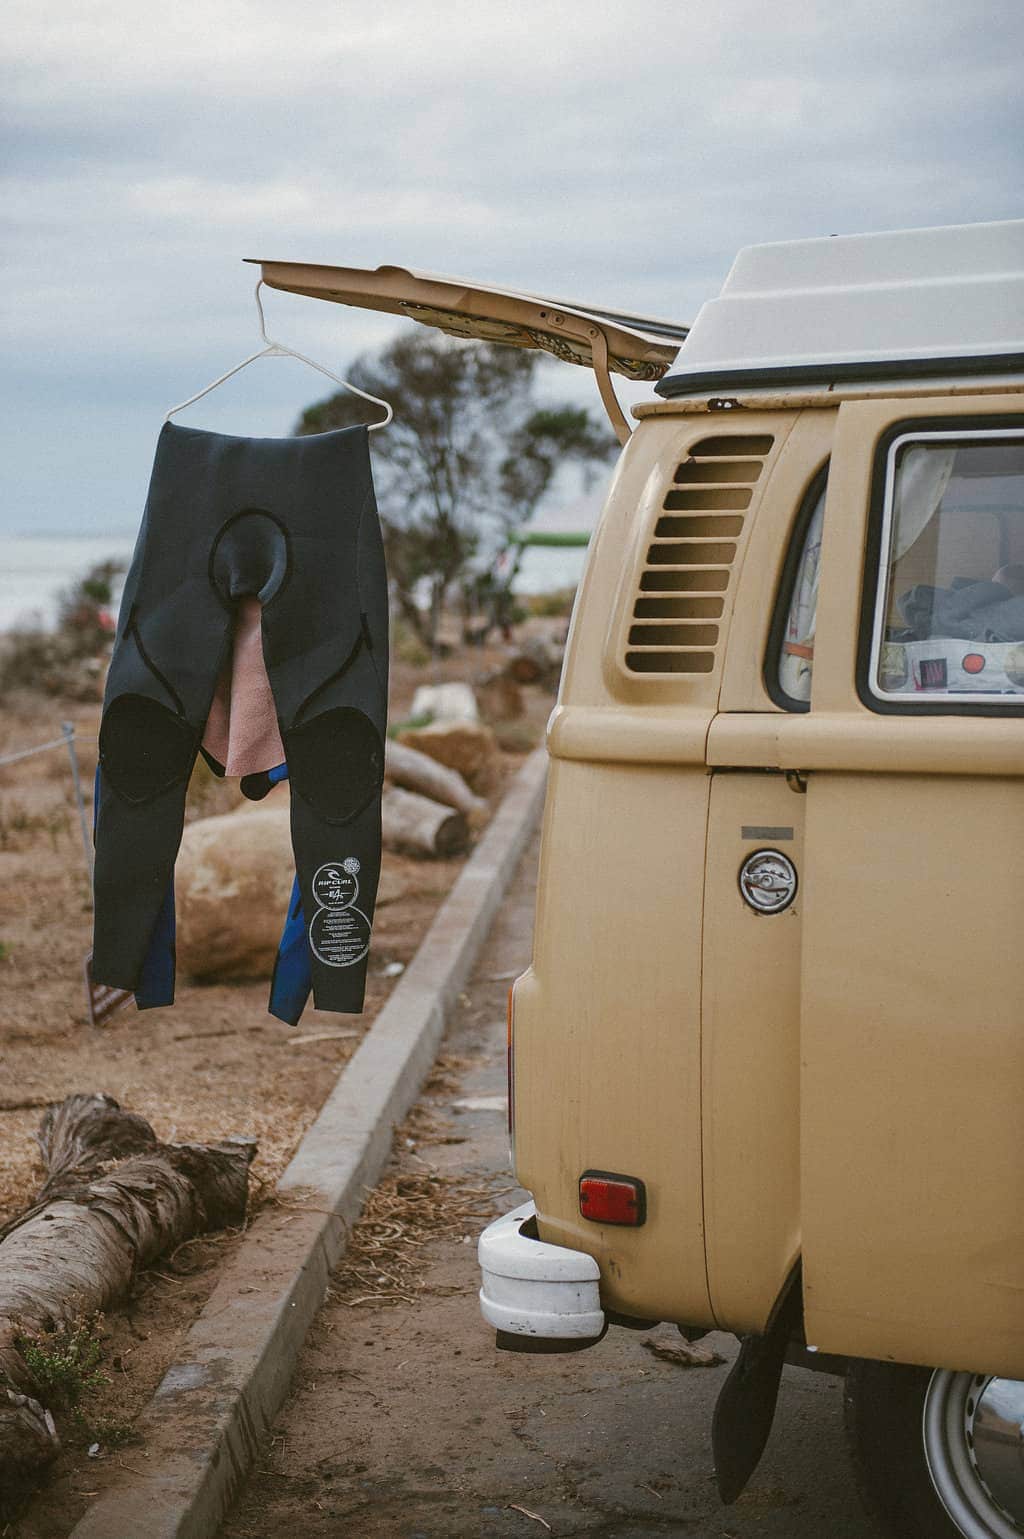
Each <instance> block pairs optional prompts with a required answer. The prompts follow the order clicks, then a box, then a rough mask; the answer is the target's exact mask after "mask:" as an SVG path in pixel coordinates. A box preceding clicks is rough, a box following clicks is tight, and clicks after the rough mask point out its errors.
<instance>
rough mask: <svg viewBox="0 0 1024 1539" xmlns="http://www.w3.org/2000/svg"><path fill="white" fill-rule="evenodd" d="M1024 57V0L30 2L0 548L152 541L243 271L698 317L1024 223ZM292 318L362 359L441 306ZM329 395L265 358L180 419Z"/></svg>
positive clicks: (7, 82)
mask: <svg viewBox="0 0 1024 1539" xmlns="http://www.w3.org/2000/svg"><path fill="white" fill-rule="evenodd" d="M1022 54H1024V5H1022V4H1021V3H1020V0H943V3H942V4H941V5H940V4H938V3H936V0H884V3H881V0H843V3H842V4H839V3H836V0H799V3H797V0H773V3H771V4H767V3H760V4H755V3H752V0H701V3H699V4H698V3H696V0H668V3H666V0H616V3H611V0H572V3H561V4H559V3H557V0H549V3H545V4H541V3H535V0H514V3H499V0H473V3H472V4H465V3H461V0H455V3H448V4H443V3H442V4H431V5H427V4H425V3H418V4H417V3H415V0H396V3H388V0H381V3H379V4H378V5H376V6H375V7H370V6H367V5H365V4H358V5H357V4H354V3H351V0H334V3H333V4H329V3H325V0H316V3H310V0H288V4H286V5H284V4H281V3H280V0H273V3H265V0H175V4H174V5H173V6H172V5H168V4H167V3H166V0H159V3H154V0H75V3H74V4H73V5H70V4H65V5H51V6H41V5H40V4H39V3H38V0H6V4H5V7H4V25H3V28H2V30H0V101H2V103H3V113H4V126H3V131H2V143H3V146H4V150H3V156H2V166H3V170H2V181H3V186H2V206H3V209H4V213H5V218H4V221H3V224H4V237H3V239H4V248H3V252H4V254H3V291H2V306H3V320H2V325H3V333H4V357H5V360H6V363H5V367H4V369H3V371H2V374H0V392H2V401H0V424H2V432H3V445H2V457H0V464H2V475H3V481H2V494H0V535H2V534H26V533H37V534H43V533H45V534H54V533H56V534H63V533H65V532H77V533H81V534H85V533H96V534H99V535H106V534H107V533H115V532H116V533H118V534H124V533H130V532H131V531H132V530H133V529H134V528H135V526H136V525H137V522H138V519H139V516H140V513H141V509H142V505H143V501H144V498H145V492H146V485H147V482H148V478H149V469H150V466H151V463H152V455H153V448H154V444H155V439H156V435H157V433H158V431H159V428H160V425H161V423H162V421H163V417H164V414H165V413H166V411H167V410H168V409H169V407H170V406H172V405H173V404H174V403H175V402H177V401H179V400H182V399H183V398H185V397H187V396H189V395H191V394H192V393H193V392H194V391H196V390H198V389H199V388H201V386H203V385H204V384H206V383H207V382H208V381H209V380H210V379H211V378H213V377H214V376H216V375H217V374H219V373H221V372H223V371H224V370H225V369H227V368H229V367H230V366H231V365H232V364H234V363H236V362H238V361H239V360H240V359H241V358H243V357H244V356H245V355H246V354H247V353H249V352H251V351H253V350H254V348H255V347H256V346H257V345H258V333H257V329H256V315H255V308H254V305H253V297H252V291H253V282H254V270H253V269H252V268H248V267H244V266H243V265H242V258H243V257H247V256H261V257H272V258H280V259H287V260H294V261H307V262H309V261H312V262H327V263H330V262H336V263H339V264H343V265H352V266H367V267H375V266H377V265H378V264H380V263H397V264H399V265H406V266H412V267H420V268H427V269H430V270H433V271H437V272H450V273H456V274H460V275H464V276H469V277H474V278H478V279H485V280H487V279H489V280H492V281H494V282H495V283H499V284H504V285H507V286H514V287H520V288H526V289H529V290H534V291H538V292H541V293H545V292H546V293H550V294H553V295H556V296H559V297H562V298H566V299H574V298H575V299H581V300H584V301H588V302H591V303H595V304H604V305H607V306H609V307H614V308H619V309H626V308H635V309H636V310H638V311H640V312H641V313H644V312H646V313H648V314H652V315H655V316H663V317H666V318H669V319H674V320H679V321H683V322H687V321H692V319H693V318H694V316H695V315H696V313H697V310H698V309H699V307H700V305H701V303H702V302H703V301H704V300H705V299H708V298H711V297H712V296H713V295H714V294H715V293H716V292H717V290H718V288H719V287H720V285H721V283H722V280H723V279H724V277H725V275H726V273H727V272H728V269H729V266H730V264H731V262H732V259H733V257H734V255H735V253H736V251H737V250H738V249H739V248H740V247H741V246H744V245H748V244H751V243H753V242H758V241H768V240H784V239H790V238H797V237H801V236H814V235H828V234H833V233H846V232H853V231H868V230H884V229H899V228H907V227H915V226H923V225H933V224H947V223H960V222H968V221H973V220H984V219H1001V218H1013V217H1020V215H1021V214H1022V213H1024V207H1022V204H1024V199H1022V192H1024V107H1022V94H1021V87H1020V59H1021V57H1022ZM266 307H267V319H268V326H269V329H270V334H271V335H272V336H274V335H276V336H279V337H280V338H281V339H282V340H283V341H285V342H287V343H289V344H291V345H292V346H294V347H297V348H299V349H301V350H303V351H306V352H308V353H310V354H312V355H313V356H314V357H316V358H318V359H319V360H321V361H322V362H323V363H325V364H326V365H327V366H328V367H330V368H333V369H339V370H344V368H345V366H346V364H347V363H348V362H350V361H351V360H352V359H353V358H354V357H355V356H357V355H358V354H359V353H361V352H363V351H365V350H368V349H373V348H376V347H379V346H380V345H381V344H383V343H384V342H385V341H387V340H388V339H389V337H390V336H392V335H393V334H394V331H395V329H396V325H399V326H400V325H412V324H414V323H412V322H400V323H396V322H395V320H394V319H393V318H387V317H381V316H372V315H368V314H365V313H361V312H359V311H355V310H350V309H346V308H343V307H341V306H338V305H331V304H324V303H322V302H318V301H314V300H310V299H303V298H300V297H296V296H291V295H282V294H276V293H270V294H268V295H267V300H266ZM328 388H329V387H328ZM544 388H545V390H546V391H547V392H548V393H549V394H550V395H551V396H552V397H557V396H560V395H561V396H569V397H571V398H572V399H575V400H579V401H584V402H592V403H593V404H595V405H597V404H598V398H597V393H596V387H595V385H594V382H593V379H592V377H591V376H590V375H589V373H588V372H587V371H584V370H581V369H573V368H571V367H565V366H562V367H558V366H556V365H554V364H552V365H551V366H550V368H549V369H547V370H546V379H545V385H544ZM649 391H650V387H649V386H644V387H639V388H637V389H633V390H630V389H628V388H627V389H626V390H624V392H623V394H624V395H625V397H626V398H627V399H637V398H641V397H642V396H644V395H647V394H649ZM323 393H324V390H323V382H322V380H321V378H320V376H318V375H316V374H314V373H312V372H311V371H309V370H306V369H303V368H302V366H301V365H299V364H297V363H295V362H293V361H283V360H280V359H271V360H267V361H264V362H261V363H259V364H256V365H254V366H253V367H252V368H251V369H249V370H247V371H246V372H245V373H244V374H242V375H240V376H239V377H238V378H237V379H236V380H234V381H232V382H231V383H230V384H228V385H226V386H224V387H223V388H222V389H221V390H220V391H218V392H217V393H216V394H215V395H213V396H210V397H209V398H207V400H205V401H203V402H202V403H201V404H200V405H199V406H196V407H194V408H192V409H191V410H190V412H189V413H188V414H187V415H184V416H183V417H182V419H181V420H182V421H185V422H189V423H192V424H193V425H194V426H198V427H207V428H211V429H215V430H219V431H224V432H232V433H241V434H272V435H276V434H283V433H287V432H289V431H290V430H291V428H292V426H293V424H294V422H295V420H296V418H297V416H298V413H299V411H300V410H301V409H302V408H303V407H304V406H306V405H308V404H309V403H310V402H311V401H313V400H315V399H317V398H319V397H320V396H321V395H322V394H323Z"/></svg>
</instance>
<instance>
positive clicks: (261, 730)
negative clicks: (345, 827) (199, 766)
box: [203, 598, 284, 775]
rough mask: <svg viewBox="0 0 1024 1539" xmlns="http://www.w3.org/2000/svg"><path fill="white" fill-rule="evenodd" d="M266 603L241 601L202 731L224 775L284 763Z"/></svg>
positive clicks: (240, 773) (255, 770) (210, 752)
mask: <svg viewBox="0 0 1024 1539" xmlns="http://www.w3.org/2000/svg"><path fill="white" fill-rule="evenodd" d="M261 615H262V605H261V604H260V601H259V599H254V598H245V599H242V600H241V602H240V603H239V605H238V609H237V610H236V612H235V630H234V645H233V647H232V652H231V656H230V658H229V659H228V661H227V662H226V663H225V664H224V667H223V669H222V670H221V675H220V678H219V679H218V680H217V690H216V693H215V695H214V697H213V704H212V705H211V706H210V714H209V717H208V718H207V722H206V731H205V732H204V733H203V747H204V748H205V749H206V751H207V753H208V754H210V756H211V757H212V758H214V759H216V760H217V762H218V764H223V766H224V773H225V774H226V775H255V774H256V773H257V772H258V771H260V770H268V769H273V768H274V765H275V764H283V763H284V744H283V743H282V742H281V733H280V731H279V729H278V725H277V712H276V710H275V709H274V696H273V694H272V693H271V689H270V680H269V679H268V678H267V666H266V663H265V662H264V661H263V631H262V626H261Z"/></svg>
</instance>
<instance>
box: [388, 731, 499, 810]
mask: <svg viewBox="0 0 1024 1539" xmlns="http://www.w3.org/2000/svg"><path fill="white" fill-rule="evenodd" d="M384 774H385V776H386V777H387V779H388V780H390V781H391V783H392V785H396V786H401V787H402V788H403V789H404V790H406V791H416V792H418V794H419V795H420V796H427V797H429V798H430V800H431V801H432V802H441V803H442V804H443V805H444V806H445V807H454V808H455V810H456V811H457V812H462V813H464V814H465V815H466V817H467V818H468V819H469V821H470V823H471V824H473V823H481V822H483V820H484V819H485V818H486V816H487V811H488V808H487V803H486V801H485V800H484V798H483V797H482V796H477V795H475V793H474V792H472V791H471V790H470V789H469V786H468V785H467V784H466V782H465V781H464V780H463V778H462V776H461V775H460V774H459V772H458V770H454V769H449V768H448V766H447V765H445V764H439V763H438V761H437V760H436V759H432V758H431V757H430V755H429V754H425V753H420V751H419V749H418V748H409V747H408V746H407V745H406V744H405V743H396V742H395V741H394V740H393V739H392V740H389V742H388V745H387V748H386V749H385V753H384Z"/></svg>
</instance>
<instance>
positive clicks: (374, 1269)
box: [330, 1170, 509, 1308]
mask: <svg viewBox="0 0 1024 1539" xmlns="http://www.w3.org/2000/svg"><path fill="white" fill-rule="evenodd" d="M507 1190H509V1188H507V1187H504V1188H501V1189H500V1190H499V1189H496V1188H495V1187H494V1186H493V1185H491V1184H486V1185H483V1186H470V1185H467V1184H466V1183H465V1181H464V1180H462V1179H460V1178H459V1177H457V1176H448V1175H442V1174H440V1173H439V1172H438V1171H433V1170H430V1171H424V1172H423V1173H422V1174H421V1173H419V1172H409V1171H394V1172H392V1173H391V1174H389V1175H387V1176H385V1177H384V1179H383V1180H382V1181H381V1183H380V1185H379V1186H377V1187H376V1188H375V1189H374V1190H373V1191H372V1192H371V1193H370V1195H369V1197H368V1198H367V1202H366V1207H365V1208H364V1210H363V1216H362V1218H360V1220H359V1222H358V1223H357V1224H356V1225H355V1228H354V1229H353V1231H352V1235H351V1238H350V1240H349V1244H348V1249H347V1250H346V1252H345V1257H344V1259H343V1261H342V1263H341V1265H340V1266H339V1268H338V1270H337V1272H336V1273H335V1276H334V1280H333V1281H332V1283H331V1289H330V1296H331V1297H332V1298H334V1299H340V1300H341V1301H342V1302H343V1303H345V1304H347V1305H349V1307H350V1308H354V1307H355V1306H356V1305H357V1304H374V1305H377V1306H378V1307H381V1306H383V1307H385V1308H393V1307H394V1306H395V1305H398V1304H411V1303H412V1302H413V1298H414V1296H415V1295H416V1294H418V1293H423V1292H425V1291H426V1290H427V1289H428V1286H429V1285H428V1283H427V1280H426V1271H427V1268H426V1265H425V1263H424V1261H423V1258H422V1251H423V1247H424V1246H425V1245H428V1244H432V1243H433V1242H434V1241H436V1240H461V1239H462V1237H463V1236H464V1235H466V1234H471V1233H473V1231H474V1230H475V1229H477V1228H479V1226H480V1224H481V1223H485V1222H486V1221H487V1220H488V1219H490V1218H492V1217H493V1216H494V1212H495V1204H496V1201H497V1198H498V1197H499V1196H500V1195H501V1192H502V1191H507ZM434 1291H436V1290H434Z"/></svg>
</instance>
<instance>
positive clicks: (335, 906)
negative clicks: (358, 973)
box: [309, 855, 370, 967]
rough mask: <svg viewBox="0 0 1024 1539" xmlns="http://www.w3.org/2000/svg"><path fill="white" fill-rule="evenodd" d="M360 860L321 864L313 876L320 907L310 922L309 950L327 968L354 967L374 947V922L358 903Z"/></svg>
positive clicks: (314, 895) (314, 888) (314, 891)
mask: <svg viewBox="0 0 1024 1539" xmlns="http://www.w3.org/2000/svg"><path fill="white" fill-rule="evenodd" d="M359 871H360V864H359V861H358V860H357V859H356V857H355V856H354V855H349V856H346V858H345V859H344V860H341V861H330V862H329V863H328V864H327V865H326V866H321V867H320V869H319V871H318V872H317V873H316V875H315V876H314V878H313V897H314V898H315V899H316V901H317V903H318V904H319V905H320V907H319V908H318V909H317V911H316V913H315V914H314V915H313V917H312V919H311V920H310V921H309V949H310V951H312V953H313V955H314V956H315V957H317V958H318V959H319V961H321V962H323V964H324V966H325V967H352V966H354V964H355V963H356V962H361V961H362V959H363V957H364V956H365V955H366V953H367V952H368V951H369V949H370V921H369V920H368V919H367V917H366V915H365V914H364V913H363V911H362V909H358V908H356V906H355V902H356V898H357V897H358V896H359V882H358V880H357V878H358V876H359Z"/></svg>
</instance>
